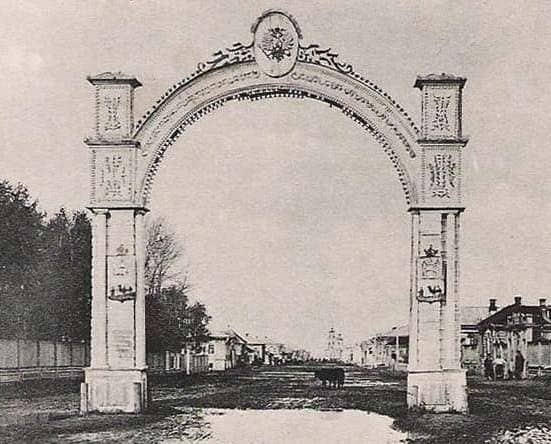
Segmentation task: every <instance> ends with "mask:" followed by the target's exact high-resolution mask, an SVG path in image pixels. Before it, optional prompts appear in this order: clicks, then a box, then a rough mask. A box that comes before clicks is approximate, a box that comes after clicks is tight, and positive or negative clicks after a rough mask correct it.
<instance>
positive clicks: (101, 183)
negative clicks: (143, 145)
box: [92, 147, 135, 206]
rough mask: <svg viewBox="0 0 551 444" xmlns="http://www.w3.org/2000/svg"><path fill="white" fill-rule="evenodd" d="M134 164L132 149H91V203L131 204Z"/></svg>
mask: <svg viewBox="0 0 551 444" xmlns="http://www.w3.org/2000/svg"><path fill="white" fill-rule="evenodd" d="M134 165H135V150H134V149H129V148H124V149H122V148H104V147H101V148H95V149H93V151H92V178H93V183H92V205H95V206H102V205H106V206H118V205H131V204H132V203H133V200H134V169H135V168H134Z"/></svg>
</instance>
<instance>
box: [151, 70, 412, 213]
mask: <svg viewBox="0 0 551 444" xmlns="http://www.w3.org/2000/svg"><path fill="white" fill-rule="evenodd" d="M255 74H256V76H258V72H255ZM234 77H236V81H237V79H242V78H243V75H236V76H234ZM255 78H256V77H255ZM291 78H292V79H293V80H302V79H304V80H308V81H312V82H314V83H320V84H322V83H321V82H322V79H320V78H319V77H317V76H308V77H307V78H306V77H305V76H304V74H300V75H299V74H297V73H293V74H292V75H291ZM226 80H227V79H223V80H221V81H218V82H214V83H212V84H211V85H209V86H207V87H205V88H202V89H201V90H199V91H198V92H197V93H193V94H191V95H189V96H187V97H186V98H185V105H187V104H188V103H189V102H190V101H192V99H195V97H197V96H196V94H200V95H204V94H207V93H208V92H210V91H209V90H210V88H215V87H220V86H221V85H223V84H224V83H225V81H226ZM243 80H244V78H243ZM324 86H327V87H330V88H332V89H339V90H341V91H344V92H345V93H348V94H349V95H350V94H352V97H354V98H356V99H357V100H358V101H360V99H361V103H364V104H366V106H367V107H368V108H369V109H370V110H371V111H373V112H375V110H376V108H374V107H375V105H374V104H372V103H371V101H368V100H367V99H366V98H365V97H364V96H360V95H359V94H356V93H355V92H354V89H353V88H349V87H346V89H345V85H344V84H341V83H338V82H333V81H329V80H327V81H325V83H324ZM259 97H263V98H269V97H290V98H297V97H300V98H305V97H306V98H313V99H315V100H320V101H324V102H326V103H329V104H331V105H332V106H337V107H339V108H342V110H343V113H344V114H345V115H346V116H348V117H350V118H351V119H352V120H353V121H354V122H356V123H358V124H359V125H360V126H362V127H363V128H364V129H366V130H367V131H368V132H369V133H370V134H371V135H373V136H374V138H375V140H376V141H377V142H378V143H379V144H380V145H381V146H382V148H383V150H384V151H385V153H387V155H388V156H389V158H390V160H391V162H392V164H393V166H394V168H395V169H396V171H397V173H398V179H399V181H400V184H401V185H402V190H403V191H404V194H405V199H406V203H407V204H410V203H411V202H412V192H411V191H412V186H411V183H410V178H409V177H408V175H407V173H406V171H405V170H404V168H403V165H402V164H401V162H400V160H399V159H400V158H399V156H398V155H397V154H396V152H395V150H394V147H393V146H392V144H391V143H390V141H389V140H388V139H387V137H386V136H385V135H384V134H383V133H382V132H381V131H379V130H378V129H377V128H375V127H374V126H373V124H372V123H371V122H370V120H369V119H367V118H365V117H364V116H362V115H360V114H358V113H357V112H355V111H353V110H352V109H350V108H348V107H345V106H344V105H343V104H342V103H340V102H336V101H334V100H332V99H329V98H328V97H327V96H325V95H323V94H318V93H313V92H310V91H308V89H305V90H303V89H299V88H298V87H297V88H285V87H280V86H277V85H275V86H270V87H266V86H263V87H262V89H259V90H258V91H257V90H256V89H255V90H252V91H240V92H236V93H233V94H229V95H227V96H223V97H219V98H218V99H217V100H216V101H211V102H209V104H208V105H206V106H205V107H203V108H201V109H199V110H197V111H195V112H193V113H189V114H187V117H186V118H185V119H184V120H182V121H181V122H180V125H179V126H178V127H177V128H176V129H175V130H174V131H173V132H172V133H171V134H170V135H169V136H168V138H167V139H166V140H165V142H164V143H163V144H162V145H161V146H159V147H158V149H157V150H156V153H155V156H154V157H153V158H152V159H151V161H150V163H149V166H148V167H147V168H146V174H145V177H144V181H143V184H142V198H143V204H144V205H145V204H146V203H147V202H148V200H149V197H150V192H151V186H152V183H153V179H154V177H155V175H156V172H157V170H158V167H159V165H160V163H161V161H162V159H163V156H164V153H165V151H166V150H167V149H168V147H169V146H171V145H172V144H173V143H174V142H175V141H176V139H178V137H180V136H181V135H182V134H183V133H184V132H185V131H186V129H187V128H188V127H189V126H191V125H193V124H194V123H195V122H197V121H198V120H199V119H200V118H201V117H203V116H204V115H206V114H208V113H209V112H211V111H213V110H215V109H217V108H218V107H220V106H222V105H223V104H225V103H227V102H230V101H233V100H238V101H239V100H257V99H258V98H259ZM183 106H184V104H182V102H180V103H179V104H178V108H176V109H174V110H172V111H170V112H169V115H167V116H165V117H163V118H162V119H160V123H158V124H157V126H156V127H155V130H154V131H153V133H152V134H151V135H150V136H149V137H148V138H147V141H146V142H145V143H143V144H142V146H144V147H150V146H151V145H153V143H154V142H155V140H156V137H157V133H159V132H160V131H161V126H163V125H164V124H166V123H168V122H170V121H171V117H172V116H173V115H176V114H177V113H178V112H179V111H180V107H183ZM372 107H373V108H372ZM385 116H387V118H388V119H389V121H388V125H389V127H390V128H391V129H393V130H394V132H395V133H397V136H398V134H399V135H400V136H402V138H405V136H404V135H403V134H401V133H400V132H399V131H398V128H397V127H396V125H394V124H393V123H392V122H391V121H390V118H391V117H390V115H386V114H385ZM378 117H380V115H378ZM402 138H400V137H399V139H400V140H401V141H402V143H404V144H405V143H406V142H405V141H404V140H402ZM142 154H143V155H144V156H147V155H148V154H149V152H148V150H147V149H145V150H144V151H143V152H142ZM410 156H411V157H415V153H414V152H413V150H411V153H410Z"/></svg>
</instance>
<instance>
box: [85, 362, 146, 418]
mask: <svg viewBox="0 0 551 444" xmlns="http://www.w3.org/2000/svg"><path fill="white" fill-rule="evenodd" d="M85 374H86V382H83V383H82V386H81V399H80V411H81V413H88V412H94V411H95V412H102V413H140V412H143V411H144V410H145V409H146V408H147V375H146V371H145V369H136V368H133V369H128V370H123V369H117V370H114V369H109V368H106V369H99V368H87V369H86V370H85Z"/></svg>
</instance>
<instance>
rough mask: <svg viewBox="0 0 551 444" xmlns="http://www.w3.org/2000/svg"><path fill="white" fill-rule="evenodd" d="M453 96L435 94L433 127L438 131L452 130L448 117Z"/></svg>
mask: <svg viewBox="0 0 551 444" xmlns="http://www.w3.org/2000/svg"><path fill="white" fill-rule="evenodd" d="M451 98H452V97H451V96H436V95H435V96H433V98H432V99H433V101H434V115H433V117H432V129H433V130H436V131H451V128H450V122H449V118H448V109H449V106H450V103H451Z"/></svg>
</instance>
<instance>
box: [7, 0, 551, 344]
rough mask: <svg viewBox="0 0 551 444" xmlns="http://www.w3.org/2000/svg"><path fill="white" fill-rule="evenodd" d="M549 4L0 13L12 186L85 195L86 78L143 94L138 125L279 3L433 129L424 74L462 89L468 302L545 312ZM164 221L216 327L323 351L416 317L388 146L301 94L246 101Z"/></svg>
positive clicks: (214, 124)
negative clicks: (116, 76)
mask: <svg viewBox="0 0 551 444" xmlns="http://www.w3.org/2000/svg"><path fill="white" fill-rule="evenodd" d="M550 7H551V6H549V3H548V2H545V1H531V2H528V1H526V2H518V1H503V0H500V1H495V2H478V3H475V2H472V1H464V2H461V1H450V2H444V1H432V2H431V1H423V2H411V1H404V2H397V1H395V2H386V1H376V2H374V1H365V0H361V1H341V0H339V1H338V2H337V1H335V0H333V1H301V2H293V1H274V0H271V1H255V2H252V1H227V2H220V1H214V0H197V1H162V2H161V1H156V2H154V1H122V0H121V1H105V2H102V1H87V2H85V1H57V2H56V1H43V0H40V1H39V0H36V1H33V2H31V1H23V0H19V1H5V2H2V13H1V14H0V21H1V22H0V35H1V40H0V41H1V42H2V49H1V51H0V68H1V69H0V91H1V92H0V97H1V101H2V107H1V109H0V140H1V145H0V160H1V162H0V177H3V178H7V179H9V180H10V181H13V182H17V181H21V182H23V183H24V184H26V185H27V186H28V187H29V188H30V191H31V193H32V195H33V196H34V197H36V198H38V199H39V201H40V204H41V207H42V208H43V209H44V210H46V211H48V213H52V212H53V211H55V209H57V208H58V207H59V206H61V205H65V206H67V207H69V208H82V207H84V206H86V205H87V199H88V192H89V185H88V184H89V171H88V154H87V151H86V147H85V146H84V144H83V143H82V140H83V139H84V137H86V136H87V135H89V134H91V127H92V117H93V100H92V99H93V97H92V88H91V87H90V85H89V84H88V83H87V82H86V80H85V77H86V76H87V75H88V74H94V73H99V72H103V71H108V70H112V71H123V72H126V73H129V74H133V75H135V76H136V77H137V78H138V79H140V80H141V81H142V82H143V84H144V86H143V88H141V89H140V90H139V91H138V92H137V97H136V109H137V113H136V114H138V115H141V113H142V111H145V109H146V108H148V107H149V105H150V104H152V103H153V102H154V101H156V99H157V97H158V96H160V95H161V94H162V93H163V92H164V91H165V90H166V89H167V88H168V87H170V86H171V85H172V84H173V83H175V82H177V81H178V80H180V79H182V78H184V77H186V76H187V75H188V74H189V73H190V72H192V71H193V70H194V69H195V67H196V65H197V63H198V62H200V61H204V60H206V59H207V58H208V57H209V55H210V54H211V53H212V52H214V51H216V50H217V49H219V48H222V47H225V46H228V45H231V44H232V43H234V42H236V41H241V42H243V43H249V42H250V40H251V38H252V36H251V34H250V25H251V23H252V22H253V21H254V20H255V19H256V18H257V17H258V16H259V15H260V14H261V13H262V11H264V10H265V9H268V8H282V9H284V10H287V11H288V12H290V13H291V14H293V15H294V16H295V18H296V19H297V21H298V22H299V24H300V26H301V28H302V31H303V35H304V39H303V44H308V43H318V44H320V45H321V46H322V47H332V48H333V49H334V50H336V51H337V52H338V53H339V54H340V55H341V59H342V60H344V61H347V62H349V63H351V64H352V65H353V66H354V68H355V70H356V71H357V72H360V73H362V74H363V75H364V77H367V78H369V79H370V80H372V81H375V82H376V83H377V84H378V85H379V86H381V87H382V88H383V89H384V90H386V91H387V92H389V93H390V94H391V95H392V96H393V97H394V98H395V99H397V100H398V102H400V104H401V105H402V106H403V107H404V108H405V109H406V110H407V111H408V113H409V114H410V115H412V116H413V117H414V119H415V120H416V121H419V118H418V117H419V111H420V98H419V92H418V90H416V89H414V88H413V82H414V80H415V77H416V75H417V74H428V73H432V72H435V73H440V72H447V73H453V74H457V75H463V76H466V77H467V78H468V81H467V84H466V88H465V91H464V132H465V133H466V134H467V135H468V136H469V137H470V142H469V144H468V145H467V148H466V149H465V152H464V163H463V165H464V174H465V180H464V184H465V193H464V194H465V196H466V198H465V204H466V205H467V211H466V212H465V214H464V216H463V224H462V245H461V248H462V298H463V304H465V305H485V304H486V303H487V300H488V298H490V297H496V298H497V299H498V302H499V303H501V304H506V303H509V302H510V301H511V300H512V297H513V295H515V294H522V295H523V297H524V298H525V299H526V300H527V301H529V302H536V301H537V299H538V298H539V297H548V298H549V299H550V300H551V294H550V292H549V288H551V285H550V284H551V230H549V228H548V227H549V220H550V218H551V204H550V203H549V198H548V196H549V194H550V191H551V180H550V179H549V167H550V166H551V151H550V149H549V143H550V142H549V128H550V124H549V115H550V111H551V109H550V108H551V88H549V83H548V82H549V78H550V75H551V49H550V48H551V36H550V32H551V31H550V27H549V22H550V18H551V17H550V16H551V13H550V12H549V8H550ZM151 210H152V215H153V216H157V215H164V216H165V217H166V218H167V219H168V221H169V222H170V224H171V225H172V226H173V227H174V229H175V230H176V231H177V233H178V235H179V238H180V239H181V240H182V242H183V243H184V244H185V247H186V252H187V257H186V261H187V262H188V263H189V267H190V271H191V278H192V281H193V283H194V286H195V294H196V296H197V297H198V298H199V299H201V300H202V301H203V302H205V303H206V304H207V306H208V307H209V310H210V313H211V314H212V316H213V317H214V321H215V322H214V326H215V327H224V326H226V325H228V324H231V325H232V326H234V327H235V328H237V329H238V330H240V331H241V332H243V333H245V332H249V333H251V334H259V335H269V336H272V337H276V338H280V339H281V340H285V341H288V342H292V343H294V344H299V345H300V344H303V345H305V346H308V347H310V348H314V349H321V348H323V345H324V343H325V339H326V333H327V331H328V330H329V328H330V327H331V326H334V327H335V328H336V329H337V330H338V331H342V332H343V334H344V336H345V340H346V341H348V342H353V341H357V340H361V339H363V338H365V337H366V336H367V335H368V334H369V333H373V332H375V331H377V330H381V329H387V328H390V327H392V326H393V325H397V324H401V323H404V322H406V321H407V315H406V314H407V300H408V282H409V223H410V221H409V218H408V215H407V213H406V210H407V208H406V205H405V201H404V197H403V194H402V191H401V189H400V186H399V182H398V179H397V177H396V174H395V172H394V170H393V168H392V166H391V164H390V162H389V160H388V159H387V158H386V156H385V155H384V153H383V152H382V149H381V147H380V146H378V145H377V143H376V142H375V141H374V140H373V139H372V138H371V137H370V136H369V135H368V134H367V133H366V132H365V131H363V130H362V129H360V128H359V127H357V126H355V125H354V124H353V123H352V122H351V121H350V120H348V119H346V118H345V117H344V116H343V115H342V114H341V113H340V112H339V111H337V110H335V109H330V108H329V107H327V106H326V105H324V104H321V103H318V102H313V101H306V100H304V101H291V100H287V99H280V100H269V101H258V102H253V103H248V102H247V103H245V102H239V103H233V104H230V105H227V106H225V107H223V108H221V109H220V110H218V111H217V112H216V113H211V114H210V115H209V116H208V117H207V118H204V119H202V120H201V121H199V122H198V123H197V124H196V125H194V126H193V127H192V128H191V129H190V130H189V132H186V136H185V137H181V138H180V139H179V141H178V142H177V143H176V144H175V145H174V146H173V147H171V149H170V151H169V152H168V153H167V155H166V156H165V162H164V163H163V165H162V168H161V170H160V173H159V174H158V176H157V179H156V182H155V185H154V188H153V197H152V202H151Z"/></svg>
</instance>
